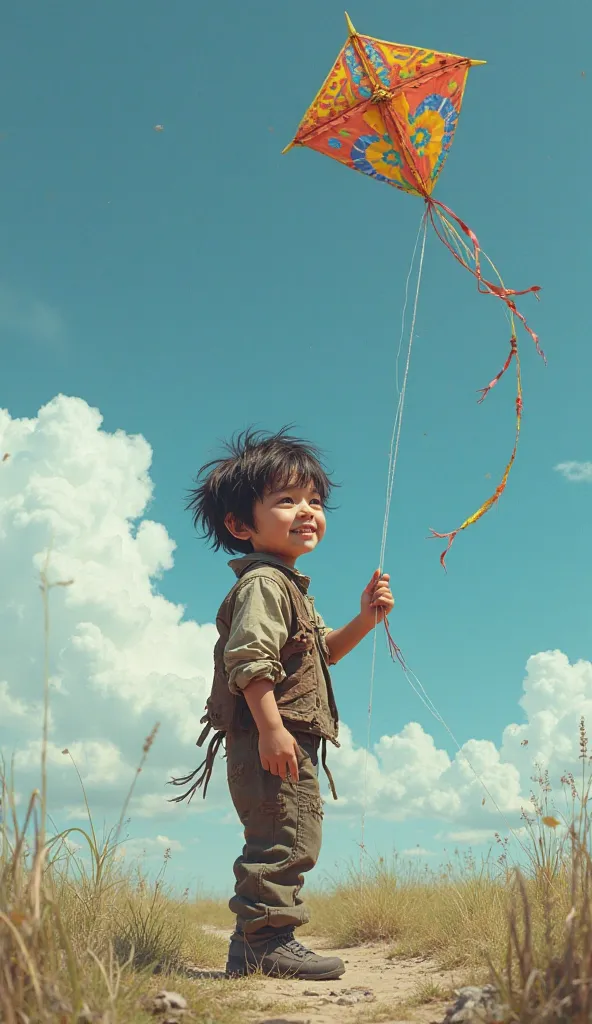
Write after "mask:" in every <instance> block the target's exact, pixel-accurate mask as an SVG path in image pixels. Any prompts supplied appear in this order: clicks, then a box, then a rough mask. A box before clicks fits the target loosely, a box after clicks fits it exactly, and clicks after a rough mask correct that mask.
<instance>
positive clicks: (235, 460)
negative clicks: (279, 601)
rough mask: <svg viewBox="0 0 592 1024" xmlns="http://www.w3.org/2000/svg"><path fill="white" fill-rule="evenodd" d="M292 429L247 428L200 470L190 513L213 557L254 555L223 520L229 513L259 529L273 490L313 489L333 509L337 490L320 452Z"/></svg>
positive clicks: (191, 492)
mask: <svg viewBox="0 0 592 1024" xmlns="http://www.w3.org/2000/svg"><path fill="white" fill-rule="evenodd" d="M290 429H291V427H289V426H286V427H282V428H281V429H280V430H278V431H277V432H276V433H275V434H270V433H266V432H265V431H262V430H254V429H253V428H252V427H248V428H247V429H246V430H243V431H241V432H240V433H238V434H235V435H234V436H233V437H232V438H231V440H230V441H226V442H224V451H225V454H224V455H222V456H220V457H219V458H217V459H213V460H212V461H211V462H207V463H206V464H205V465H204V466H202V467H201V469H200V470H199V472H198V474H197V477H196V480H195V484H196V486H195V487H194V488H193V489H192V490H190V491H189V501H188V503H187V505H186V510H187V511H190V512H191V513H192V517H193V525H194V526H195V528H196V530H197V531H198V532H199V533H200V534H201V536H202V537H204V538H205V539H206V540H208V541H209V542H210V543H211V545H212V547H213V548H214V551H219V549H220V548H222V550H223V551H226V552H228V554H239V553H240V554H250V552H251V551H252V550H253V545H252V544H251V542H250V541H249V540H238V539H237V538H236V537H233V536H232V534H231V533H230V531H229V530H228V528H227V526H226V524H225V522H224V520H225V518H226V516H227V515H228V514H229V513H230V514H231V515H233V516H234V517H235V518H236V520H237V521H238V522H239V523H243V524H244V525H245V526H250V527H254V525H255V523H254V519H253V506H254V504H255V502H256V501H261V500H262V498H263V497H264V495H265V493H266V491H267V490H268V488H270V487H275V488H277V489H278V490H282V489H283V488H284V487H286V486H287V485H288V483H294V484H296V485H297V486H300V487H303V486H305V485H306V484H308V483H313V484H314V486H315V488H316V489H317V491H318V493H319V497H320V499H321V502H322V504H323V507H324V508H326V509H328V508H329V505H328V499H329V496H330V494H331V491H332V489H333V488H334V487H337V486H338V485H337V484H335V483H334V482H333V481H332V480H331V479H330V477H329V476H328V474H327V472H326V470H325V468H324V466H323V463H322V453H321V451H320V450H319V449H318V448H317V447H316V446H315V445H313V444H310V443H308V442H307V441H303V440H302V439H301V438H299V437H292V436H291V435H290V434H289V433H288V431H289V430H290Z"/></svg>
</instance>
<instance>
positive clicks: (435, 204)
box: [426, 196, 547, 569]
mask: <svg viewBox="0 0 592 1024" xmlns="http://www.w3.org/2000/svg"><path fill="white" fill-rule="evenodd" d="M426 202H427V207H428V213H429V217H430V220H431V222H432V225H433V227H434V230H435V232H436V234H437V235H438V238H439V239H440V241H441V242H443V243H444V245H445V246H446V248H447V249H448V250H449V252H451V253H452V255H453V256H454V258H455V259H456V260H457V261H458V262H459V263H460V264H461V266H463V267H464V268H465V270H468V271H469V273H470V274H472V275H473V277H474V278H475V279H476V281H477V287H478V289H479V291H480V292H481V294H482V295H494V296H495V297H496V298H498V299H501V301H502V302H503V303H504V304H505V305H506V307H507V310H508V315H509V320H510V325H511V329H512V336H511V338H510V351H509V353H508V357H507V359H506V361H505V363H504V365H503V366H502V368H501V370H500V371H499V373H497V374H496V376H495V377H494V378H493V380H491V381H490V383H489V384H488V385H487V387H485V388H481V389H480V391H479V394H480V395H481V397H480V399H479V403H481V402H483V401H484V400H485V398H486V397H487V395H488V394H489V392H490V391H491V389H492V388H494V387H495V385H496V384H497V383H498V381H499V380H501V378H502V377H503V375H504V374H505V373H506V371H507V370H508V369H509V368H510V364H511V363H512V360H514V362H515V364H516V399H515V409H516V434H515V438H514V447H513V449H512V453H511V455H510V458H509V460H508V463H507V465H506V468H505V469H504V472H503V475H502V478H501V480H500V482H499V484H498V486H497V487H496V489H495V491H494V493H493V494H492V495H491V496H490V497H489V498H488V499H487V500H486V501H484V502H483V504H482V505H481V506H480V507H479V508H478V509H477V511H476V512H474V513H473V515H471V516H469V517H468V518H467V519H465V520H464V522H463V523H461V525H460V526H459V527H457V529H456V530H451V531H450V533H438V532H437V531H436V530H430V532H431V534H432V536H433V537H439V538H441V539H443V540H447V541H448V544H447V546H446V549H445V550H444V551H443V552H442V554H441V556H440V562H441V563H442V567H443V568H444V569H446V556H447V555H448V552H449V551H450V548H451V547H452V545H453V543H454V541H455V539H456V537H457V536H458V534H459V533H461V532H462V530H466V528H467V527H468V526H472V525H473V523H476V522H477V521H478V520H479V519H481V517H482V516H484V515H485V513H486V512H488V511H489V509H490V508H491V507H492V506H493V505H495V503H496V502H497V501H499V499H500V497H501V495H502V494H503V492H504V490H505V488H506V484H507V482H508V477H509V475H510V471H511V469H512V466H513V465H514V460H515V459H516V452H517V450H518V441H519V438H520V428H521V425H522V410H523V401H522V376H521V370H520V356H519V353H518V339H517V336H516V327H515V320H516V319H518V320H519V321H520V322H521V324H522V326H523V327H524V329H525V330H526V331H527V332H528V334H529V335H530V337H531V338H532V340H533V342H534V344H535V347H536V350H537V352H538V353H539V355H540V356H541V358H542V359H543V361H544V362H545V363H546V362H547V360H546V356H545V353H544V352H543V350H542V348H541V346H540V343H539V338H538V335H537V334H535V332H534V331H533V330H532V328H531V327H530V326H529V324H528V323H527V321H526V318H525V317H524V315H523V314H522V313H521V312H520V311H519V309H518V308H517V306H516V302H515V301H514V299H515V296H518V295H527V294H529V293H530V292H533V293H534V294H535V296H536V298H538V292H539V291H540V287H539V286H538V285H533V286H531V287H530V288H525V289H523V290H522V291H516V290H514V289H511V288H506V286H505V285H504V283H503V281H502V279H501V277H500V275H499V272H498V270H497V268H496V267H495V265H494V264H493V263H492V261H491V260H490V259H489V257H488V256H487V254H486V253H484V252H483V251H482V249H481V246H480V245H479V240H478V238H477V236H476V234H475V233H474V231H472V230H471V228H470V227H468V225H466V224H465V223H464V221H462V220H461V219H460V217H457V215H456V214H455V213H453V212H452V210H450V209H449V208H448V207H447V206H444V204H443V203H440V202H439V201H438V200H436V199H433V198H432V197H431V196H428V197H426ZM442 211H444V212H442ZM446 215H447V216H446ZM453 221H454V222H455V223H456V224H457V225H458V227H460V229H461V231H462V234H464V235H465V236H466V238H467V239H468V240H469V243H470V244H467V242H466V241H465V239H464V238H463V237H462V235H461V234H459V232H458V231H457V229H456V227H455V226H454V223H452V222H453ZM481 256H484V257H485V259H486V260H487V262H488V263H489V265H490V266H491V268H492V269H493V272H494V273H495V275H496V277H497V278H498V280H499V284H495V283H494V282H493V281H488V280H487V279H486V278H485V277H484V276H483V273H482V269H481Z"/></svg>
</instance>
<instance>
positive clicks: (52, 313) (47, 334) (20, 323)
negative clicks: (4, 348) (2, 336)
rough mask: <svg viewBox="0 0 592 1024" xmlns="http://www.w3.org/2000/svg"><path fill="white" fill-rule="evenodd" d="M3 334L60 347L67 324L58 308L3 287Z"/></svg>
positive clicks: (0, 326)
mask: <svg viewBox="0 0 592 1024" xmlns="http://www.w3.org/2000/svg"><path fill="white" fill-rule="evenodd" d="M0 330H1V331H2V332H4V333H12V334H16V335H18V336H19V337H21V338H25V339H32V340H33V341H37V342H41V343H46V344H47V343H49V344H56V343H57V342H59V341H61V340H62V339H63V337H64V334H65V324H64V321H63V319H62V316H61V314H60V313H59V312H58V310H57V309H55V307H53V306H50V305H48V303H46V302H42V301H41V300H39V299H35V298H33V297H32V296H30V295H26V294H25V293H23V292H20V291H16V290H14V289H12V288H9V287H8V286H6V285H0Z"/></svg>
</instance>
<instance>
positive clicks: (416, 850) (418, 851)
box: [401, 846, 434, 857]
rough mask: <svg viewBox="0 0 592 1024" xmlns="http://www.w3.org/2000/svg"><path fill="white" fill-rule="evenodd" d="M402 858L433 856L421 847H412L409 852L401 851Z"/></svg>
mask: <svg viewBox="0 0 592 1024" xmlns="http://www.w3.org/2000/svg"><path fill="white" fill-rule="evenodd" d="M401 855H402V856H403V857H433V856H434V854H433V853H432V852H431V850H426V849H425V848H424V847H423V846H412V847H411V849H409V850H401Z"/></svg>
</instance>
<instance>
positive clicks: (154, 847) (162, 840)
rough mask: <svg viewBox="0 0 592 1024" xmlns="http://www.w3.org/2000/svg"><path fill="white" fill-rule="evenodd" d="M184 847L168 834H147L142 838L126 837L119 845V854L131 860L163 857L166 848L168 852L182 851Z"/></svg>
mask: <svg viewBox="0 0 592 1024" xmlns="http://www.w3.org/2000/svg"><path fill="white" fill-rule="evenodd" d="M184 849H185V847H184V846H183V844H182V843H180V842H179V840H178V839H169V837H168V836H159V835H157V836H147V837H146V838H144V839H128V840H126V842H125V843H123V844H122V846H121V854H122V855H123V856H124V857H129V858H130V859H132V860H137V859H139V858H147V857H158V858H161V859H162V858H163V857H164V855H165V852H166V851H167V850H168V852H169V853H170V854H173V853H182V852H183V850H184Z"/></svg>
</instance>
